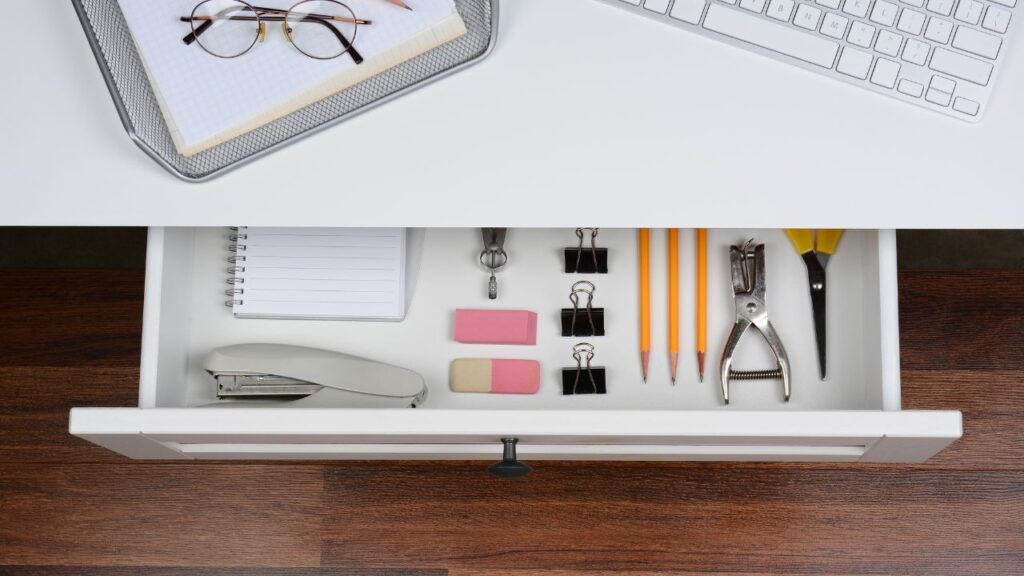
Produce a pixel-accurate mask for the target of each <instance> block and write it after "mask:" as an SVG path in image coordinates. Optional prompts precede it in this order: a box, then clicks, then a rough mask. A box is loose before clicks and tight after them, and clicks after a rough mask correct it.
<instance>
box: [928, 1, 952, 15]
mask: <svg viewBox="0 0 1024 576" xmlns="http://www.w3.org/2000/svg"><path fill="white" fill-rule="evenodd" d="M953 2H954V0H928V10H930V11H932V12H935V13H936V14H942V15H943V16H949V15H950V14H951V13H952V12H953Z"/></svg>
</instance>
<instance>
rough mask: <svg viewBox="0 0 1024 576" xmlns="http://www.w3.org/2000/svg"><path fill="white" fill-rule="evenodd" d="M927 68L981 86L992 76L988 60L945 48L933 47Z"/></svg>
mask: <svg viewBox="0 0 1024 576" xmlns="http://www.w3.org/2000/svg"><path fill="white" fill-rule="evenodd" d="M929 68H931V69H932V70H935V71H936V72H942V73H944V74H949V75H950V76H954V77H956V78H959V79H961V80H967V81H968V82H974V83H975V84H980V85H981V86H985V85H987V84H988V81H989V78H991V77H992V65H991V64H989V63H988V62H982V61H981V60H975V59H974V58H971V57H970V56H964V55H963V54H958V53H956V52H951V51H949V50H946V49H945V48H936V49H935V52H934V53H933V54H932V61H931V63H930V64H929Z"/></svg>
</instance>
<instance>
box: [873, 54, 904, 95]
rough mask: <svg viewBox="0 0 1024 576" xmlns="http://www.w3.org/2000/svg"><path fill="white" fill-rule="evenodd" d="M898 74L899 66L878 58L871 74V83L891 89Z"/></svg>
mask: <svg viewBox="0 0 1024 576" xmlns="http://www.w3.org/2000/svg"><path fill="white" fill-rule="evenodd" d="M899 73H900V65H899V64H897V63H895V62H893V61H892V60H886V59H885V58H879V59H878V62H876V63H875V70H874V71H873V72H872V73H871V83H872V84H878V85H879V86H885V87H886V88H892V87H893V86H895V85H896V76H898V75H899Z"/></svg>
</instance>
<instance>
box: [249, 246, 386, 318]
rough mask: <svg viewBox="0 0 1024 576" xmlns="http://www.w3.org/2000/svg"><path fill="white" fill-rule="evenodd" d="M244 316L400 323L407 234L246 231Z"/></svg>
mask: <svg viewBox="0 0 1024 576" xmlns="http://www.w3.org/2000/svg"><path fill="white" fill-rule="evenodd" d="M238 234H239V239H238V242H237V244H236V246H237V248H236V250H237V256H244V260H242V259H240V261H239V262H237V263H236V266H237V267H238V269H237V270H236V272H235V280H234V282H235V288H236V290H238V294H236V295H235V304H234V307H233V311H234V313H235V316H237V317H239V318H323V319H350V320H401V319H402V318H403V317H404V316H405V239H406V233H405V229H404V228H365V229H362V228H240V229H239V232H238Z"/></svg>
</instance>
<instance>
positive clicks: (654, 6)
mask: <svg viewBox="0 0 1024 576" xmlns="http://www.w3.org/2000/svg"><path fill="white" fill-rule="evenodd" d="M644 8H646V9H648V10H650V11H651V12H657V13H658V14H664V13H665V12H667V11H668V0H646V2H644Z"/></svg>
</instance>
